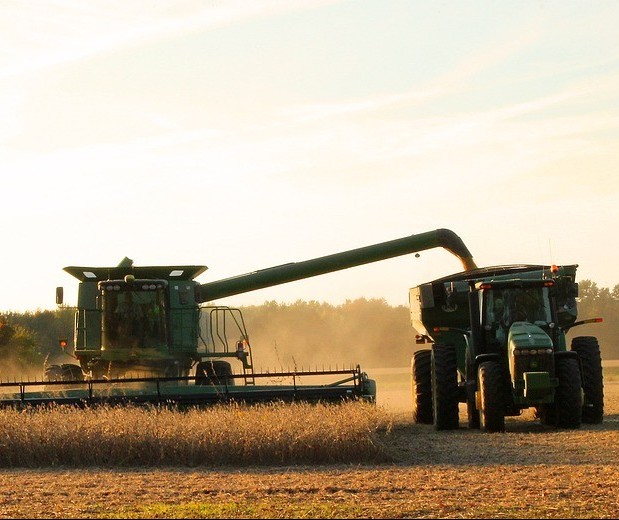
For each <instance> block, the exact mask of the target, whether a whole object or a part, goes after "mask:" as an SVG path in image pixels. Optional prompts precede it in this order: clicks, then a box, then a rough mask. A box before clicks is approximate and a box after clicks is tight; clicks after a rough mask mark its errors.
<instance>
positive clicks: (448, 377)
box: [431, 344, 460, 430]
mask: <svg viewBox="0 0 619 520" xmlns="http://www.w3.org/2000/svg"><path fill="white" fill-rule="evenodd" d="M431 368H432V407H433V415H434V417H433V419H434V421H433V422H434V427H435V428H436V429H437V430H456V429H458V427H459V426H460V418H459V410H458V403H459V402H460V399H459V388H458V364H457V358H456V348H455V347H454V346H453V345H440V344H435V345H433V347H432V363H431Z"/></svg>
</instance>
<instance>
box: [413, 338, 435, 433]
mask: <svg viewBox="0 0 619 520" xmlns="http://www.w3.org/2000/svg"><path fill="white" fill-rule="evenodd" d="M431 365H432V351H431V350H430V349H423V350H418V351H417V352H415V353H413V357H412V359H411V390H412V396H413V421H414V422H415V423H417V424H432V422H433V413H432V366H431Z"/></svg>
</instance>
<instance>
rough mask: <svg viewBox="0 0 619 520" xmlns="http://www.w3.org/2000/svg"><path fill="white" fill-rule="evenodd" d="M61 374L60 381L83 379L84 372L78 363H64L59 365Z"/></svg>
mask: <svg viewBox="0 0 619 520" xmlns="http://www.w3.org/2000/svg"><path fill="white" fill-rule="evenodd" d="M60 370H61V374H62V381H83V380H84V372H82V368H81V367H80V366H79V365H73V364H71V363H64V364H62V365H60Z"/></svg>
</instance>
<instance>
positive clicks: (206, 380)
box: [196, 360, 234, 386]
mask: <svg viewBox="0 0 619 520" xmlns="http://www.w3.org/2000/svg"><path fill="white" fill-rule="evenodd" d="M231 376H232V367H231V366H230V363H228V362H227V361H220V360H217V361H200V362H199V363H198V364H197V365H196V385H223V386H233V385H234V378H233V377H231Z"/></svg>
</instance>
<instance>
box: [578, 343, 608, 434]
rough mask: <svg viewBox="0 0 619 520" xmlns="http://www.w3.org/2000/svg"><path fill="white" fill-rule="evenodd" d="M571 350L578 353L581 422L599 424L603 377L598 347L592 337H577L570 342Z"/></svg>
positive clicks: (602, 413) (602, 417) (602, 418)
mask: <svg viewBox="0 0 619 520" xmlns="http://www.w3.org/2000/svg"><path fill="white" fill-rule="evenodd" d="M572 350H573V351H575V352H577V353H578V357H579V359H580V366H581V369H582V388H583V391H584V393H585V401H584V403H583V407H582V422H583V423H588V424H600V423H602V421H603V420H604V377H603V371H602V356H601V354H600V345H599V344H598V340H597V338H595V337H593V336H579V337H577V338H574V339H573V340H572Z"/></svg>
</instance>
